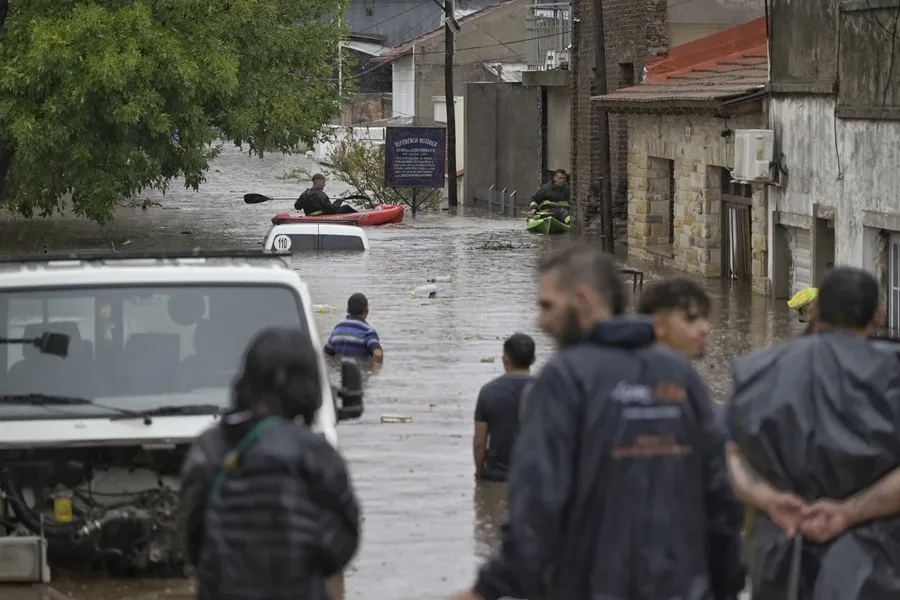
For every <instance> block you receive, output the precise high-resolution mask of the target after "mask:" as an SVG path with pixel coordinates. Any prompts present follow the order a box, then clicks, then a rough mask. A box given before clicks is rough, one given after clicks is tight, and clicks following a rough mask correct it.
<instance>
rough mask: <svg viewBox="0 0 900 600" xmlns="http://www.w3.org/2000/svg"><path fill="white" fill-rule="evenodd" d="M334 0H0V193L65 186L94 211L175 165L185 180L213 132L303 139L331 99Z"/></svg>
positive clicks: (61, 192)
mask: <svg viewBox="0 0 900 600" xmlns="http://www.w3.org/2000/svg"><path fill="white" fill-rule="evenodd" d="M344 2H345V0H86V1H80V0H0V204H3V203H6V204H8V205H10V206H11V207H13V208H14V209H15V210H17V211H18V212H20V213H21V214H23V215H24V216H27V217H28V216H32V215H34V214H42V215H49V214H52V212H53V211H54V210H56V209H60V208H61V207H62V206H63V205H64V199H65V198H67V197H68V198H70V199H71V206H72V208H73V209H74V210H75V212H76V213H78V214H83V215H86V216H87V217H89V218H91V219H93V220H95V221H98V222H105V221H107V220H109V219H110V218H111V217H112V214H113V210H114V207H115V206H116V204H117V203H118V202H120V201H122V200H123V199H128V198H133V197H134V196H135V195H136V194H138V193H140V192H141V191H142V190H145V189H158V190H162V191H165V190H166V188H167V186H168V184H169V183H170V182H171V181H172V180H173V179H175V178H177V177H182V178H183V179H184V183H185V186H187V187H190V188H193V189H197V187H198V186H199V185H200V184H201V183H202V182H203V181H204V173H205V172H206V170H207V169H208V167H209V161H210V160H211V159H212V158H214V157H215V156H216V154H217V152H218V150H217V147H216V145H214V144H212V143H213V142H214V141H215V140H216V139H217V138H219V137H221V138H224V139H227V140H233V141H234V142H235V143H236V144H239V145H246V146H248V147H249V149H250V151H251V152H252V153H257V154H260V155H261V154H262V153H263V152H264V151H291V150H292V149H294V148H296V147H297V145H298V144H299V143H300V142H305V143H308V144H311V143H312V142H313V139H314V138H315V137H316V135H317V134H318V132H319V130H320V129H321V127H322V125H323V124H324V123H326V122H327V121H328V120H329V119H330V118H331V117H332V116H334V115H335V114H337V112H338V111H339V109H340V100H341V99H340V98H339V97H338V91H337V89H336V86H335V83H334V73H335V70H336V61H337V60H339V58H338V53H337V52H336V49H337V46H338V41H339V40H340V39H341V37H342V36H343V35H344V28H343V26H342V25H341V21H340V18H339V15H340V14H341V11H342V9H343V4H344ZM345 87H346V86H345ZM346 92H347V90H346V89H345V90H344V93H346Z"/></svg>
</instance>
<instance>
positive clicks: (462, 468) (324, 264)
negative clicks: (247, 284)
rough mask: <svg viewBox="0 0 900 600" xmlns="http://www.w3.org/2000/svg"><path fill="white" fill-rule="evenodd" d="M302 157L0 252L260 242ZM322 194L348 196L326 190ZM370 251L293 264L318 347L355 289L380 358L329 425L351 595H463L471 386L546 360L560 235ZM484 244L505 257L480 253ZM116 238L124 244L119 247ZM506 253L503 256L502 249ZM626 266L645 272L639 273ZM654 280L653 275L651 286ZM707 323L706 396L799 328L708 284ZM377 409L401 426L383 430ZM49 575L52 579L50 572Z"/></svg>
mask: <svg viewBox="0 0 900 600" xmlns="http://www.w3.org/2000/svg"><path fill="white" fill-rule="evenodd" d="M309 163H310V161H308V160H306V159H304V158H302V157H282V156H271V157H267V158H266V159H265V160H264V161H260V160H258V159H256V158H249V157H248V156H247V155H246V154H242V153H240V152H238V151H237V150H235V149H232V148H230V147H229V148H228V149H226V151H225V153H224V155H223V156H222V157H221V158H220V159H219V160H218V161H217V162H216V163H215V165H214V170H213V171H211V172H210V173H209V176H208V177H209V182H208V183H207V184H206V185H205V186H203V187H202V188H201V191H200V192H199V193H193V192H188V191H185V190H183V189H180V188H178V189H173V190H172V191H171V192H170V194H169V195H167V196H166V197H165V198H162V197H156V196H154V197H153V198H154V199H157V200H159V201H160V202H161V203H162V204H163V207H153V208H150V209H148V210H145V211H143V210H141V209H139V208H137V209H134V208H126V209H123V210H122V211H121V212H120V218H119V220H118V221H117V222H116V223H115V224H114V225H112V226H110V227H108V228H106V229H101V228H99V227H97V226H95V225H92V224H89V223H85V222H80V221H74V220H64V219H61V218H56V219H50V220H35V221H31V222H22V221H13V222H10V221H9V220H5V221H4V219H5V217H0V252H2V253H9V252H12V251H16V252H36V251H37V250H39V249H40V248H41V247H43V245H44V244H47V245H48V246H49V249H50V251H51V252H53V251H62V250H67V249H73V248H109V247H111V245H113V244H114V245H115V247H116V248H117V249H123V248H127V249H128V250H143V249H153V248H157V249H161V248H165V249H170V250H174V249H189V248H194V247H202V248H234V247H243V248H254V247H259V246H260V244H261V241H262V239H263V237H264V235H265V233H266V231H267V230H268V228H269V226H270V224H269V218H270V217H271V216H272V215H273V214H274V213H275V212H278V211H283V210H289V207H290V205H291V204H292V200H284V201H282V202H279V203H270V204H260V205H253V206H248V205H245V204H244V203H243V201H242V196H243V194H244V193H247V192H259V193H263V194H267V195H272V196H276V197H285V198H287V197H290V198H292V199H293V198H295V197H296V196H297V195H298V194H299V193H300V191H302V189H303V187H304V186H303V185H301V184H293V183H290V182H284V181H279V180H278V179H277V176H278V175H280V174H281V173H283V172H284V171H285V170H287V169H289V168H291V167H294V166H298V165H307V166H308V165H309ZM326 191H328V192H329V193H331V194H332V195H337V193H339V192H341V191H343V188H341V187H340V185H339V184H337V183H336V182H333V181H329V185H328V188H327V189H326ZM367 234H368V236H369V240H370V243H371V250H370V251H369V252H367V253H360V254H355V253H354V254H325V253H322V254H307V255H299V256H296V257H294V258H293V259H292V263H293V267H294V268H295V269H297V270H298V271H299V272H300V273H301V274H302V276H303V277H304V278H305V279H306V281H307V283H308V284H309V285H310V288H311V291H312V294H313V298H314V301H315V302H316V303H318V304H328V305H331V306H334V307H337V310H336V311H334V312H328V313H324V314H319V315H317V319H318V325H319V333H320V335H321V336H322V337H323V338H324V337H325V336H327V334H328V333H329V331H330V330H331V327H332V326H333V325H334V324H335V323H336V322H337V321H338V320H339V319H341V318H342V317H343V306H344V305H345V303H346V300H347V297H348V296H349V295H350V294H352V293H354V292H363V293H365V294H366V295H367V296H368V298H369V301H370V306H371V315H370V321H371V322H372V324H373V325H374V326H375V327H376V329H377V330H378V332H379V335H380V337H381V340H382V343H383V345H384V349H385V355H386V356H385V363H384V367H383V369H382V370H381V371H380V372H379V373H378V374H377V375H374V376H372V377H371V378H370V379H369V381H368V387H367V390H366V412H365V415H364V416H363V417H362V419H360V420H359V421H358V422H351V423H345V424H342V425H341V426H340V429H339V431H340V435H341V446H342V450H343V451H344V453H345V455H346V456H347V458H348V459H349V461H350V464H351V469H352V474H353V478H354V481H355V484H356V487H357V491H358V494H359V496H360V498H361V501H362V505H363V513H364V517H365V524H364V530H363V544H362V549H361V551H360V553H359V554H358V556H357V558H356V559H355V560H354V562H353V564H352V565H351V567H350V569H349V571H348V572H347V581H346V597H347V598H348V599H355V598H391V599H397V600H413V599H415V600H430V599H438V598H446V597H447V596H448V595H449V594H450V593H451V592H453V591H454V590H456V589H458V588H460V587H463V586H466V585H468V584H469V583H470V582H471V581H472V578H473V576H474V572H475V567H476V566H477V564H478V562H479V560H480V558H481V557H484V556H485V555H486V554H487V552H489V549H490V547H491V545H492V544H493V543H494V540H495V539H496V533H497V531H498V529H499V525H500V522H501V520H502V517H503V502H502V499H503V489H502V487H499V488H498V487H491V486H486V487H484V488H483V489H479V490H477V491H476V490H475V485H474V480H473V468H472V464H471V462H472V461H471V430H472V414H473V410H474V406H475V398H476V395H477V392H478V389H479V388H480V386H481V385H483V384H484V383H486V382H487V381H488V380H489V379H490V378H492V377H494V376H497V375H499V374H500V373H501V371H502V366H501V362H500V354H501V345H502V340H503V338H504V337H506V336H507V335H509V334H511V333H513V332H515V331H522V332H525V333H528V334H530V335H532V336H534V338H535V340H536V342H537V345H538V366H540V364H542V363H543V362H544V361H545V360H546V359H547V358H548V357H549V356H550V355H551V354H552V352H553V347H552V344H551V343H550V341H549V339H548V338H546V337H545V336H543V335H542V334H540V333H539V332H538V331H537V330H536V326H535V321H536V317H537V306H536V303H535V301H534V291H535V284H536V274H535V266H536V263H537V261H538V260H539V258H540V256H541V255H542V253H544V252H546V251H547V250H549V249H551V248H553V247H557V246H558V245H559V244H562V243H565V242H566V241H567V239H566V238H565V237H556V238H551V237H546V236H535V235H529V234H527V233H526V232H525V229H524V225H523V223H522V222H521V221H520V220H514V219H496V218H486V217H483V216H482V217H479V216H455V215H451V214H450V213H449V212H433V213H425V214H420V215H419V216H417V217H416V218H415V219H413V218H412V217H410V216H409V214H408V213H407V217H406V221H405V222H404V223H403V224H401V225H391V226H386V227H382V228H371V229H368V230H367ZM489 240H491V241H493V242H502V244H503V245H504V247H505V249H493V250H492V249H484V245H485V243H486V242H488V241H489ZM126 242H128V243H127V244H126ZM507 244H508V245H509V247H508V248H507V247H506V245H507ZM632 266H636V267H637V268H645V269H646V267H645V266H642V265H638V264H634V265H632ZM440 275H445V276H447V275H449V276H451V277H452V282H451V283H446V284H438V287H439V292H438V296H437V298H435V299H433V300H427V299H425V300H423V299H419V298H415V299H414V298H411V297H410V295H409V291H410V290H411V289H413V288H415V287H416V286H418V285H421V284H423V283H424V282H425V279H426V278H428V277H434V276H440ZM653 277H654V274H652V273H648V276H647V278H646V280H648V281H649V280H652V279H653ZM707 285H708V287H709V290H710V293H711V294H712V295H713V297H714V302H715V314H714V316H713V328H712V332H711V342H710V347H709V353H708V356H707V357H706V358H705V359H704V360H703V361H702V364H701V365H700V368H701V370H702V372H703V374H704V375H705V376H706V377H707V378H708V381H709V383H710V387H711V389H712V390H713V394H714V397H715V398H717V399H721V397H722V396H723V395H724V394H725V393H726V391H727V385H728V367H729V363H730V360H731V359H732V358H733V357H734V356H736V355H738V354H740V353H743V352H746V351H748V350H751V349H753V348H759V347H762V346H765V345H767V344H770V343H773V342H775V341H778V340H781V339H785V338H787V337H790V336H792V335H795V334H796V333H798V332H799V331H800V330H801V328H802V326H801V325H800V324H799V323H796V319H793V320H792V319H791V317H790V315H789V314H788V311H787V308H786V306H783V303H779V305H778V306H774V305H773V304H772V303H771V302H770V301H768V300H767V299H766V298H763V297H759V296H751V295H750V294H749V293H747V292H734V291H731V290H729V289H728V287H727V285H726V284H723V283H721V282H719V281H718V280H711V281H708V282H707ZM383 414H391V415H402V416H407V417H410V418H411V419H412V421H411V422H409V423H400V424H383V423H381V421H380V417H381V416H382V415H383ZM57 575H58V574H57ZM53 587H54V588H55V589H57V590H59V591H61V592H62V593H64V594H66V595H68V596H69V597H72V598H76V599H79V600H81V599H84V600H87V599H91V600H106V599H113V598H115V599H117V600H118V599H124V598H129V599H134V600H137V599H141V600H150V599H151V598H157V597H160V598H169V597H187V595H188V594H189V593H190V588H189V585H188V584H187V583H186V582H182V581H155V582H144V581H128V582H109V581H96V582H85V581H78V580H73V579H69V578H62V579H56V580H55V581H54V583H53Z"/></svg>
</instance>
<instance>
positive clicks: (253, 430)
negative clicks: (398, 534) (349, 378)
mask: <svg viewBox="0 0 900 600" xmlns="http://www.w3.org/2000/svg"><path fill="white" fill-rule="evenodd" d="M320 381H321V380H320V375H319V367H318V360H317V357H316V351H315V349H314V348H313V346H312V342H311V341H310V339H309V336H308V335H306V334H305V333H304V332H303V331H301V330H299V329H297V330H295V329H286V328H274V329H268V330H265V331H263V332H261V333H260V334H259V335H258V336H257V337H256V338H255V339H254V341H253V342H251V344H250V348H249V349H248V351H247V354H246V355H245V358H244V366H243V371H242V373H241V374H240V375H239V376H238V378H237V380H236V382H235V385H234V399H233V402H234V408H233V410H231V411H230V412H229V413H227V414H226V415H224V416H223V417H222V419H221V421H220V422H219V423H218V424H217V425H215V426H213V427H211V428H210V429H208V430H207V431H206V432H205V433H203V434H202V435H201V436H200V437H199V438H198V439H197V441H196V442H195V443H194V445H193V446H192V447H191V449H190V451H189V453H188V456H187V458H186V459H185V464H184V467H183V469H182V477H181V511H180V512H181V519H182V523H181V525H182V530H183V533H184V537H185V545H186V547H187V554H188V558H189V560H190V563H191V564H192V565H194V566H195V567H196V570H197V599H198V600H259V599H261V598H265V599H266V600H288V599H293V598H304V599H308V600H328V598H330V594H329V589H328V583H327V579H328V578H329V577H332V576H334V575H337V574H339V573H340V572H341V571H342V570H343V569H344V567H345V566H346V565H347V564H348V563H349V562H350V559H351V558H353V555H354V554H355V553H356V550H357V547H358V545H359V535H360V510H359V505H358V504H357V501H356V496H355V494H354V491H353V486H352V484H351V482H350V478H349V475H348V473H347V467H346V464H345V463H344V460H343V459H342V458H341V456H340V454H338V452H337V450H335V449H334V447H332V446H331V444H330V443H329V442H328V440H327V439H326V438H325V437H324V436H322V435H320V434H318V433H315V432H314V431H312V429H311V428H310V426H311V425H312V423H313V421H314V419H315V415H316V413H317V411H318V410H319V408H320V406H321V403H322V391H321V384H320ZM295 419H299V421H300V422H296V421H295Z"/></svg>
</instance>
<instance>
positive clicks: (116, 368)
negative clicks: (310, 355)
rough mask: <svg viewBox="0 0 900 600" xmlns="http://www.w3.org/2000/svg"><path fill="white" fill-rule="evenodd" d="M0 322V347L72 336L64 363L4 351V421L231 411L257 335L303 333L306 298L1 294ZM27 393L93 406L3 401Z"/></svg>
mask: <svg viewBox="0 0 900 600" xmlns="http://www.w3.org/2000/svg"><path fill="white" fill-rule="evenodd" d="M0 319H2V320H0V338H35V337H40V336H41V334H43V333H45V332H56V333H64V334H66V335H68V336H70V341H69V354H68V356H67V357H65V358H60V357H57V356H53V355H48V354H41V353H39V352H38V350H37V349H36V348H34V347H33V346H30V345H26V344H2V345H0V420H9V419H29V418H31V419H33V418H47V419H52V418H71V417H72V416H78V417H109V416H111V415H112V414H115V412H114V411H115V409H117V408H118V409H125V410H148V409H153V408H154V407H159V406H178V405H197V404H210V405H215V406H221V407H222V408H225V407H227V406H228V405H229V402H230V398H231V383H232V381H233V379H234V377H235V376H236V375H237V373H238V371H239V368H240V362H241V357H242V355H243V352H244V350H245V348H246V347H247V345H248V344H249V342H250V340H251V339H252V338H253V336H254V335H256V334H257V333H258V332H259V331H261V330H263V329H265V328H267V327H271V326H288V327H290V326H296V327H300V328H302V329H304V330H306V326H305V323H304V319H303V310H302V306H301V301H300V297H299V296H298V295H297V294H296V292H295V291H293V290H291V289H290V288H288V287H283V286H272V285H246V286H240V285H214V286H186V285H179V286H152V287H137V286H136V287H96V288H85V287H81V288H72V289H64V290H30V291H13V292H0ZM24 394H41V395H50V396H66V397H73V398H84V399H87V400H91V401H94V402H96V404H79V405H74V406H70V405H66V406H60V405H54V404H52V403H51V404H41V403H38V404H34V405H32V404H28V403H21V402H10V403H6V404H4V403H3V401H2V397H3V396H18V395H24ZM104 407H106V408H104Z"/></svg>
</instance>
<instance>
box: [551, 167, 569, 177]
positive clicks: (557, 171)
mask: <svg viewBox="0 0 900 600" xmlns="http://www.w3.org/2000/svg"><path fill="white" fill-rule="evenodd" d="M557 173H559V174H561V175H563V176H565V177H568V176H569V174H568V173H566V170H565V169H557V170H555V171H553V174H554V175H556V174H557Z"/></svg>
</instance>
